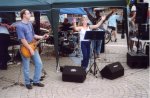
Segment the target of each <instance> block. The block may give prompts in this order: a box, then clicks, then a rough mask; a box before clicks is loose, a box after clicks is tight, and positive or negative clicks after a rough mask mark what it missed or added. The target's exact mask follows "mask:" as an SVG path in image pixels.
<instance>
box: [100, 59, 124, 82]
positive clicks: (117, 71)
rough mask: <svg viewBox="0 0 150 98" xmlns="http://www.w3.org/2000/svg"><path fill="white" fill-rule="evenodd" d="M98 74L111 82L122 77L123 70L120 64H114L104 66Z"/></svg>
mask: <svg viewBox="0 0 150 98" xmlns="http://www.w3.org/2000/svg"><path fill="white" fill-rule="evenodd" d="M100 74H101V76H102V78H103V77H104V78H107V79H111V80H113V79H116V78H118V77H120V76H123V75H124V68H123V66H122V65H121V63H120V62H115V63H112V64H109V65H106V66H105V67H104V68H103V69H102V70H101V71H100Z"/></svg>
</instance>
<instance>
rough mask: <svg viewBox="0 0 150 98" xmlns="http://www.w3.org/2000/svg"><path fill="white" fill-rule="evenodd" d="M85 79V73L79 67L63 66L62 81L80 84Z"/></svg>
mask: <svg viewBox="0 0 150 98" xmlns="http://www.w3.org/2000/svg"><path fill="white" fill-rule="evenodd" d="M85 79H86V72H85V70H84V69H83V68H82V67H79V66H64V68H63V72H62V80H63V81H67V82H78V83H82V82H84V80H85Z"/></svg>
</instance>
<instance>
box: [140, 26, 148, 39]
mask: <svg viewBox="0 0 150 98" xmlns="http://www.w3.org/2000/svg"><path fill="white" fill-rule="evenodd" d="M138 32H139V33H140V36H139V37H140V38H141V39H142V40H149V24H140V25H139V26H138Z"/></svg>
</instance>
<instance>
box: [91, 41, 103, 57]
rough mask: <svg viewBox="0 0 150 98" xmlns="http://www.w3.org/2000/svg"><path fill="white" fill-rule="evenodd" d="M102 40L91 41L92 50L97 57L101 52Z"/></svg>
mask: <svg viewBox="0 0 150 98" xmlns="http://www.w3.org/2000/svg"><path fill="white" fill-rule="evenodd" d="M101 45H102V40H95V41H92V49H93V50H94V51H95V52H96V54H97V55H99V54H100V52H101Z"/></svg>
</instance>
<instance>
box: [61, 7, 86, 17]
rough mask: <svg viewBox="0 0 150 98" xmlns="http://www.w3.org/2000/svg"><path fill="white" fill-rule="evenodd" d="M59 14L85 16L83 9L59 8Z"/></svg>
mask: <svg viewBox="0 0 150 98" xmlns="http://www.w3.org/2000/svg"><path fill="white" fill-rule="evenodd" d="M60 14H80V15H86V12H85V11H84V9H83V8H61V9H60Z"/></svg>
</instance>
